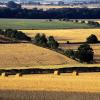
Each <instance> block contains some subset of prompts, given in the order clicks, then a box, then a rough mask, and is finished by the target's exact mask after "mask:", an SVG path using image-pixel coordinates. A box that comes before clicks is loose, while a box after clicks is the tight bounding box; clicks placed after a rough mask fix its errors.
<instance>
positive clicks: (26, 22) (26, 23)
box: [0, 19, 92, 29]
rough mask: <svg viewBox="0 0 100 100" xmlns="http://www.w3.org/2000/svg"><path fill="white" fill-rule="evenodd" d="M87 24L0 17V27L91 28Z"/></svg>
mask: <svg viewBox="0 0 100 100" xmlns="http://www.w3.org/2000/svg"><path fill="white" fill-rule="evenodd" d="M91 27H92V26H89V25H87V24H81V23H73V22H64V21H57V20H55V21H51V22H48V21H46V20H34V19H33V20H32V19H0V29H9V28H12V29H66V28H74V29H75V28H91Z"/></svg>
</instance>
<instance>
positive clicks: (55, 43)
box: [48, 36, 59, 49]
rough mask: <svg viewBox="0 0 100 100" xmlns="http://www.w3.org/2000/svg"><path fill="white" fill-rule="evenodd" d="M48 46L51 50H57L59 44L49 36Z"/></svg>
mask: <svg viewBox="0 0 100 100" xmlns="http://www.w3.org/2000/svg"><path fill="white" fill-rule="evenodd" d="M48 46H49V47H50V48H52V49H58V47H59V43H58V42H57V41H56V40H55V39H54V37H53V36H49V38H48Z"/></svg>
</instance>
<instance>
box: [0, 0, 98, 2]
mask: <svg viewBox="0 0 100 100" xmlns="http://www.w3.org/2000/svg"><path fill="white" fill-rule="evenodd" d="M8 1H11V0H0V2H8ZM13 1H17V0H13ZM21 1H66V2H72V1H95V0H21ZM98 1H99V0H98Z"/></svg>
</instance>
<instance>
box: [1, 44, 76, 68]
mask: <svg viewBox="0 0 100 100" xmlns="http://www.w3.org/2000/svg"><path fill="white" fill-rule="evenodd" d="M73 63H77V62H76V61H74V60H71V59H70V58H67V57H65V56H64V55H61V54H59V53H56V52H54V51H51V50H48V49H45V48H41V47H38V46H35V45H32V44H27V43H25V44H24V43H21V44H0V67H28V66H35V65H61V64H73Z"/></svg>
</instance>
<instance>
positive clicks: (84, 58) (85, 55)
mask: <svg viewBox="0 0 100 100" xmlns="http://www.w3.org/2000/svg"><path fill="white" fill-rule="evenodd" d="M64 54H65V55H66V56H68V57H70V58H72V59H76V60H78V61H80V62H81V63H84V62H86V63H93V57H94V52H93V49H92V48H91V47H90V45H88V44H82V45H80V46H79V47H78V50H75V51H74V50H72V49H69V50H66V51H65V53H64Z"/></svg>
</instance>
